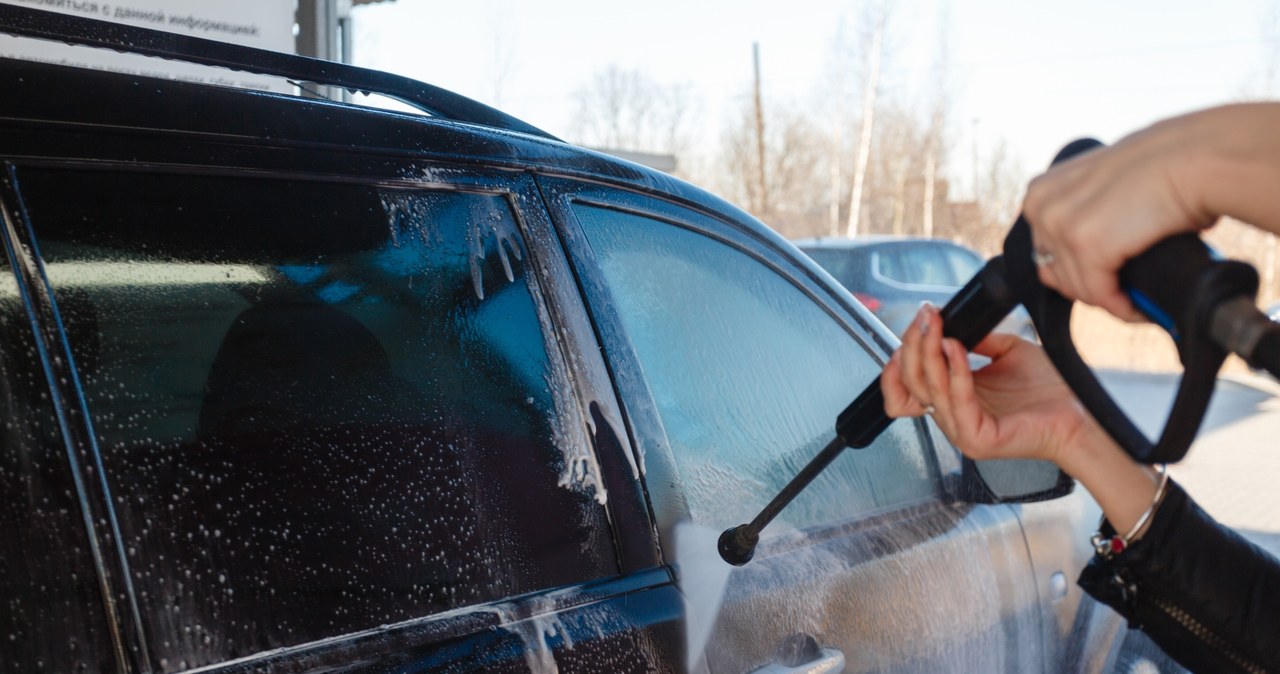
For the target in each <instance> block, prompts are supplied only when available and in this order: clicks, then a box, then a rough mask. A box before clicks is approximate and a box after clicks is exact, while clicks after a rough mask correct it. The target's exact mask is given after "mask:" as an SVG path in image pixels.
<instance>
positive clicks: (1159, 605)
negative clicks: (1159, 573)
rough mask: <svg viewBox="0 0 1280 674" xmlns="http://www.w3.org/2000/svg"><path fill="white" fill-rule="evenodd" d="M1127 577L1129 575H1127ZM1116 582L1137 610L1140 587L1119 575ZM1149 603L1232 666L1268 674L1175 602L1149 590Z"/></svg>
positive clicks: (1145, 596)
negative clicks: (1228, 661)
mask: <svg viewBox="0 0 1280 674" xmlns="http://www.w3.org/2000/svg"><path fill="white" fill-rule="evenodd" d="M1126 575H1127V574H1126ZM1115 580H1116V581H1117V582H1118V583H1119V584H1120V585H1121V591H1122V592H1124V593H1125V594H1127V595H1129V601H1130V602H1131V604H1130V605H1131V606H1134V607H1135V608H1136V606H1137V604H1138V585H1137V583H1133V582H1126V581H1125V580H1123V579H1121V578H1120V576H1119V574H1117V576H1116V578H1115ZM1143 596H1144V598H1145V599H1146V600H1147V603H1148V604H1150V605H1151V606H1154V607H1155V608H1156V609H1158V610H1159V611H1160V612H1161V613H1163V614H1164V616H1165V617H1166V618H1168V619H1170V620H1172V621H1173V622H1175V623H1177V624H1178V625H1179V626H1180V627H1182V629H1183V630H1185V631H1186V632H1187V633H1188V634H1190V635H1191V636H1193V637H1195V638H1196V639H1198V640H1199V641H1200V643H1202V644H1204V645H1205V646H1207V647H1209V649H1210V650H1211V651H1212V652H1214V653H1217V654H1218V655H1220V656H1222V657H1224V658H1226V659H1227V660H1230V661H1231V662H1232V664H1234V665H1236V666H1237V667H1239V668H1241V669H1242V670H1244V671H1246V672H1249V674H1267V670H1266V669H1264V668H1263V667H1261V666H1259V665H1258V664H1257V663H1256V662H1254V661H1253V660H1251V659H1250V658H1249V657H1248V656H1246V655H1244V654H1243V653H1241V652H1240V651H1238V650H1236V649H1235V648H1233V647H1232V646H1231V645H1230V644H1228V643H1227V642H1226V640H1225V639H1223V638H1222V637H1220V636H1218V634H1217V633H1216V632H1214V631H1213V630H1211V629H1209V628H1208V627H1206V626H1205V625H1204V623H1202V622H1200V621H1199V620H1196V619H1195V618H1194V617H1192V616H1191V614H1189V613H1187V612H1186V611H1184V610H1182V609H1181V608H1178V606H1177V605H1175V604H1174V603H1173V602H1171V601H1168V600H1166V599H1165V598H1163V597H1161V596H1160V595H1158V594H1156V593H1153V592H1151V591H1150V590H1149V589H1148V590H1147V591H1145V592H1143Z"/></svg>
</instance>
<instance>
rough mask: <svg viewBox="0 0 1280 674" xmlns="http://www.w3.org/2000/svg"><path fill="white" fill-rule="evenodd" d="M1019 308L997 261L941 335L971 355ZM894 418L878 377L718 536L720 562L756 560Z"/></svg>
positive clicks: (955, 301) (952, 308)
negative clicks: (803, 501)
mask: <svg viewBox="0 0 1280 674" xmlns="http://www.w3.org/2000/svg"><path fill="white" fill-rule="evenodd" d="M1017 305H1018V300H1017V297H1016V296H1015V295H1014V293H1013V292H1012V290H1011V289H1010V287H1009V284H1008V282H1006V281H1005V267H1004V258H1003V257H1001V256H996V257H994V258H992V259H991V260H990V261H988V262H987V264H986V266H984V267H983V268H982V270H981V271H979V272H978V273H977V274H976V275H974V277H973V278H972V279H970V280H969V282H968V283H967V284H965V286H964V287H963V288H961V289H960V291H959V292H957V293H956V294H955V296H953V297H952V298H951V300H950V301H949V302H947V304H946V306H944V307H943V308H942V311H941V316H942V334H943V335H944V336H946V337H950V338H953V339H956V340H959V341H960V343H961V344H964V346H965V348H966V349H972V348H973V347H974V346H976V345H977V344H978V342H980V341H982V339H983V338H984V337H986V336H987V335H988V334H990V332H991V331H992V330H993V329H995V327H996V326H997V325H999V323H1000V321H1002V320H1004V317H1005V316H1008V315H1009V312H1011V311H1013V309H1014V307H1016V306H1017ZM892 421H893V418H892V417H890V416H889V415H888V414H885V411H884V394H883V393H882V392H881V391H880V377H878V376H877V377H876V378H875V380H874V381H872V382H871V384H870V385H868V386H867V387H866V388H865V389H863V390H862V393H860V394H858V397H857V398H856V399H854V401H853V402H852V403H850V405H849V406H848V407H846V408H845V409H844V411H843V412H841V413H840V416H839V417H837V418H836V437H835V438H834V439H832V440H831V442H829V443H828V444H827V446H826V447H824V448H823V449H822V451H821V452H818V455H817V456H815V457H813V459H812V460H810V461H809V463H808V464H806V465H805V467H804V468H802V469H801V470H800V472H799V473H798V474H796V476H795V477H793V478H791V481H790V482H788V483H787V485H786V486H785V487H783V488H782V490H781V491H780V492H778V495H777V496H774V497H773V500H771V501H769V503H768V505H766V506H765V507H764V509H762V510H761V511H760V514H758V515H756V516H755V519H753V520H751V521H750V522H748V523H746V524H742V525H739V526H736V527H733V528H732V529H727V530H725V532H724V533H722V534H720V540H719V542H718V544H717V547H718V549H719V550H720V556H721V557H722V558H724V561H726V562H729V563H730V564H733V565H734V566H742V565H743V564H746V563H747V562H749V561H751V558H752V557H753V556H754V555H755V551H756V544H757V543H759V542H760V531H761V530H762V529H764V528H765V526H767V525H768V524H769V523H770V522H772V521H773V518H775V517H777V516H778V513H780V512H782V509H783V508H785V507H786V506H787V504H788V503H791V501H792V500H794V499H795V497H796V495H798V494H799V493H800V492H801V491H803V490H804V488H805V487H807V486H809V483H810V482H812V481H813V479H814V478H815V477H817V476H818V474H819V473H821V472H822V471H823V470H824V469H826V467H827V466H828V465H830V463H831V462H832V461H834V460H835V459H836V457H837V456H840V454H841V452H843V451H844V450H845V449H846V448H848V447H853V448H854V449H863V448H865V447H867V446H869V445H870V444H871V443H872V442H874V441H875V439H876V438H877V437H879V436H880V434H881V433H882V432H884V429H886V428H888V427H889V424H890V422H892Z"/></svg>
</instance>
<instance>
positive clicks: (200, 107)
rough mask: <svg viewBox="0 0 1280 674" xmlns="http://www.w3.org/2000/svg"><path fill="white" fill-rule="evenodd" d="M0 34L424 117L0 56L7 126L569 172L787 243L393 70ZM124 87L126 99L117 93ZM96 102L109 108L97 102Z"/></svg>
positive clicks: (717, 203) (69, 28) (738, 216)
mask: <svg viewBox="0 0 1280 674" xmlns="http://www.w3.org/2000/svg"><path fill="white" fill-rule="evenodd" d="M0 33H8V34H15V35H21V36H25V37H35V38H37V39H48V40H56V41H61V42H71V43H75V44H83V45H88V46H94V47H104V48H109V49H112V50H115V51H128V52H137V53H142V54H146V55H151V56H159V57H162V58H167V59H175V60H183V61H190V62H194V63H202V64H205V65H221V66H225V67H229V68H232V69H235V70H242V71H246V72H257V73H264V74H268V75H275V76H280V77H285V78H286V79H290V80H300V81H306V82H318V83H321V84H330V85H335V86H339V87H345V88H348V89H352V90H354V91H362V92H369V91H372V92H374V93H381V91H382V90H381V88H380V87H381V86H383V85H385V84H386V83H387V82H388V81H390V82H392V85H393V87H392V88H393V89H394V90H395V92H400V93H404V92H409V93H411V94H415V95H418V94H421V95H423V96H425V99H424V100H422V101H418V102H417V103H414V104H415V105H416V107H419V108H421V109H423V110H424V111H426V112H428V113H430V114H432V115H433V116H430V117H424V116H421V115H416V114H411V113H404V112H397V111H390V110H384V109H378V108H370V107H365V106H360V105H356V104H350V103H342V102H337V101H331V100H327V99H318V98H303V97H300V96H293V95H289V94H282V93H274V92H264V91H253V90H247V89H235V88H228V87H221V86H215V85H209V84H201V83H192V82H183V81H178V80H168V79H163V78H152V77H146V76H141V75H132V74H120V73H111V72H105V71H98V70H92V69H88V68H78V67H73V66H66V65H60V64H46V63H38V62H34V61H24V60H18V59H9V58H0V90H3V91H4V92H5V94H6V95H5V96H4V97H0V118H3V119H5V120H6V124H13V123H19V124H25V123H34V124H55V125H58V126H60V127H64V128H65V127H66V126H67V125H84V126H85V127H86V128H88V127H92V128H97V129H102V128H104V127H105V128H112V127H114V128H123V129H141V130H157V131H161V132H172V133H176V134H181V135H183V136H187V135H192V134H194V135H198V136H200V137H203V138H206V139H213V140H216V139H218V138H219V137H221V138H224V139H226V140H229V141H232V142H237V141H238V142H245V141H246V140H249V141H252V142H254V143H255V144H257V145H263V146H272V145H279V146H292V147H297V146H298V145H300V144H304V145H306V146H309V147H315V146H316V145H317V142H318V141H319V142H320V143H321V144H323V145H326V146H330V147H333V148H335V149H337V148H346V149H350V148H356V149H358V150H359V151H360V152H362V153H375V154H376V153H387V154H394V155H400V156H406V155H407V156H412V157H423V158H428V159H433V160H440V161H446V162H456V163H461V164H471V165H477V166H489V167H497V168H510V169H517V170H526V171H531V172H536V173H540V174H546V175H558V176H566V177H573V178H579V179H585V180H590V181H593V182H604V183H610V184H613V185H616V186H619V187H624V188H627V189H631V190H635V191H639V192H645V193H650V194H653V195H655V196H660V197H662V198H665V199H668V200H673V201H677V202H682V203H684V204H685V205H691V206H694V207H697V208H699V209H702V210H706V211H711V212H713V213H716V214H718V215H720V216H721V217H727V218H730V219H732V220H734V221H736V222H738V223H739V224H741V225H745V226H747V227H748V228H750V229H752V230H753V233H754V234H755V235H756V236H757V237H760V238H763V239H766V240H768V241H770V242H771V243H773V244H774V245H777V246H783V247H785V246H786V245H787V242H786V240H785V239H784V238H783V237H782V236H781V235H779V234H777V233H776V232H775V231H774V230H772V229H770V228H769V227H767V226H765V225H764V224H763V223H760V222H759V221H758V220H756V219H755V218H754V217H753V216H751V215H749V214H748V213H746V212H745V211H742V210H741V209H739V208H737V207H736V206H733V205H732V204H730V203H728V202H726V201H724V200H722V199H720V198H718V197H716V196H714V195H712V194H710V193H709V192H707V191H705V190H703V189H701V188H698V187H695V186H693V185H691V184H689V183H687V182H685V181H683V180H680V179H678V178H675V177H674V176H671V175H669V174H666V173H662V172H660V171H657V170H654V169H651V168H648V167H645V166H642V165H639V164H636V163H633V162H630V161H627V160H625V159H620V158H618V157H615V156H612V155H608V154H604V153H601V152H597V151H592V150H588V149H585V148H582V147H579V146H576V145H573V144H571V143H567V142H564V141H561V140H559V139H557V138H555V137H554V136H552V135H550V134H547V133H546V132H543V131H541V130H540V129H537V128H536V127H534V126H533V125H530V124H528V123H526V122H523V121H522V120H519V119H516V118H514V117H511V116H509V115H506V114H505V113H502V112H500V111H497V110H494V109H493V108H490V107H488V106H485V105H483V104H480V103H477V102H475V101H472V100H470V99H467V98H466V97H464V96H461V95H459V94H455V93H453V92H449V91H447V90H444V89H441V88H439V87H433V86H431V85H428V84H425V83H421V82H417V81H415V80H412V79H409V78H405V77H401V76H398V75H390V74H388V73H382V72H379V71H374V70H369V69H365V68H358V67H355V66H350V65H346V64H340V63H329V62H325V61H319V60H316V59H310V58H305V57H300V56H294V55H290V54H279V53H276V52H270V51H268V50H262V49H254V48H250V47H244V46H241V45H235V44H229V43H222V42H217V41H214V40H206V39H201V38H195V37H187V36H181V35H176V34H173V33H166V32H162V31H156V30H151V29H147V28H139V27H134V26H126V25H122V24H116V23H111V22H105V21H98V20H94V19H86V18H82V17H76V16H70V15H65V14H59V13H55V12H48V11H43V10H37V9H31V8H27V7H20V6H16V5H4V4H0ZM294 69H301V72H298V73H294ZM121 91H128V92H129V96H127V97H122V96H120V92H121ZM388 95H390V96H392V97H395V98H400V99H402V100H403V99H404V98H405V96H402V95H397V94H396V93H391V94H388ZM104 101H114V103H112V104H109V105H104V104H103V102H104ZM196 101H199V103H196ZM282 102H288V105H283V106H282V105H281V103H282ZM442 110H443V112H441V111H442ZM422 177H423V176H406V178H409V179H418V180H420V179H422Z"/></svg>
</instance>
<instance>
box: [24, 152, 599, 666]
mask: <svg viewBox="0 0 1280 674" xmlns="http://www.w3.org/2000/svg"><path fill="white" fill-rule="evenodd" d="M19 175H20V179H21V186H22V193H23V199H24V202H25V204H26V207H27V211H28V213H29V217H30V221H31V224H32V227H33V230H34V232H35V235H36V238H37V240H38V243H39V246H40V249H41V250H40V252H41V255H42V258H43V260H44V264H45V270H46V273H47V276H48V278H49V282H50V284H51V286H52V287H53V292H54V297H55V300H56V302H57V303H58V306H59V309H60V312H61V315H62V320H63V323H64V325H65V330H66V333H67V339H68V341H69V343H70V346H71V349H72V354H73V356H74V358H75V361H76V364H77V368H78V372H79V373H80V377H81V384H82V386H83V391H84V395H85V398H86V400H87V406H88V409H89V412H90V417H91V419H92V423H93V426H94V432H95V435H96V440H97V442H98V444H99V448H100V452H101V455H102V460H103V463H104V465H105V468H106V472H107V477H108V481H109V485H110V488H111V491H112V498H113V502H114V505H115V507H116V510H117V513H118V516H119V520H120V529H121V534H122V541H121V542H122V544H123V546H124V547H125V549H126V551H127V557H128V560H129V562H130V564H131V565H132V569H133V574H134V576H135V580H134V585H135V588H136V592H137V598H138V601H139V603H140V606H141V613H142V621H143V626H144V628H145V629H146V632H147V633H148V634H149V635H151V637H150V638H151V642H152V648H153V651H154V658H155V660H156V662H157V663H159V666H160V668H161V669H162V670H164V671H176V670H181V669H187V668H191V667H198V666H202V665H205V664H208V663H212V662H217V661H223V660H227V659H230V658H236V657H242V656H246V655H249V654H253V653H258V652H262V651H266V650H269V649H274V648H280V647H285V646H291V645H296V644H300V643H305V642H311V641H316V640H319V639H324V638H329V637H333V636H336V635H341V634H347V633H351V632H355V631H360V630H367V629H372V628H376V627H378V626H379V625H387V624H391V623H395V622H399V621H404V620H407V619H411V618H416V617H421V616H427V615H431V614H434V613H438V612H441V611H446V610H449V609H454V608H458V607H464V606H469V605H474V604H478V603H482V602H486V601H491V600H494V599H498V598H502V597H507V596H510V595H515V594H519V593H524V592H529V591H533V590H538V589H545V588H550V587H557V586H563V585H566V584H573V583H578V582H582V581H584V580H588V579H594V578H599V577H603V576H610V575H615V574H616V573H617V570H618V563H617V559H616V556H615V554H614V552H613V545H612V539H611V537H610V533H609V529H608V525H607V519H606V515H605V512H604V508H603V505H602V504H603V503H604V501H605V495H604V493H603V492H602V491H601V490H602V489H603V487H602V486H601V485H600V484H599V482H598V471H597V470H596V469H595V462H594V459H593V458H592V457H593V456H594V455H593V454H592V450H591V448H590V447H589V445H588V440H587V438H586V437H585V433H584V432H583V430H582V427H583V425H582V424H581V423H574V422H573V421H572V420H573V417H571V416H569V414H570V410H571V409H572V408H573V405H574V403H573V401H572V400H571V396H572V394H571V393H568V391H571V388H570V387H569V385H568V384H567V377H566V375H565V373H564V372H563V370H562V366H560V365H558V364H557V363H558V362H559V361H557V360H556V358H557V356H555V355H554V353H555V352H554V351H553V350H552V349H554V348H555V347H550V348H549V345H548V341H547V339H546V338H545V337H544V334H545V333H544V323H543V320H544V316H543V314H544V310H543V309H541V308H540V307H541V300H540V299H539V296H538V294H537V292H538V291H537V288H536V284H535V282H534V281H533V279H532V267H531V266H530V265H529V258H528V252H527V249H526V247H525V244H524V241H523V238H522V235H521V233H520V230H519V229H518V227H517V224H516V220H515V217H514V215H513V212H512V210H511V208H510V205H509V202H508V200H507V199H506V198H505V197H503V196H502V195H497V194H484V193H477V192H463V191H446V190H426V189H392V188H381V187H376V186H371V185H362V184H356V183H338V182H308V181H305V180H300V179H290V180H283V179H262V178H247V177H218V176H188V175H180V174H166V175H159V174H150V173H136V172H128V173H113V172H106V171H87V170H86V171H73V170H58V169H36V168H26V169H20V172H19ZM68 193H71V194H75V195H76V198H75V199H70V200H68V199H65V198H60V197H59V195H65V194H68ZM126 205H127V207H126Z"/></svg>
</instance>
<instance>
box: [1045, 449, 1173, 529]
mask: <svg viewBox="0 0 1280 674" xmlns="http://www.w3.org/2000/svg"><path fill="white" fill-rule="evenodd" d="M1082 435H1083V436H1084V437H1082V438H1081V440H1080V441H1079V444H1078V446H1076V447H1073V448H1071V450H1070V451H1069V452H1064V454H1063V459H1062V460H1061V461H1060V466H1061V468H1062V469H1063V470H1064V471H1066V473H1067V474H1068V475H1070V476H1072V477H1074V478H1075V479H1077V480H1079V481H1080V484H1081V485H1083V486H1084V488H1085V489H1087V490H1089V493H1090V494H1092V495H1093V498H1094V499H1095V500H1096V501H1097V502H1098V505H1099V506H1101V507H1102V513H1103V514H1104V515H1105V516H1106V518H1107V521H1109V522H1111V525H1112V526H1113V527H1115V529H1116V531H1118V532H1122V533H1123V532H1128V531H1130V530H1132V529H1133V527H1134V525H1135V524H1137V523H1138V520H1139V519H1140V518H1141V517H1142V515H1143V514H1144V513H1146V512H1147V510H1148V509H1149V508H1150V507H1151V504H1152V501H1153V500H1154V499H1155V494H1156V488H1157V486H1158V484H1159V477H1158V475H1157V474H1156V472H1155V470H1153V469H1152V468H1151V467H1150V466H1144V465H1142V464H1140V463H1138V462H1136V461H1134V460H1133V459H1132V458H1130V457H1129V455H1128V454H1125V453H1124V450H1122V449H1120V447H1119V445H1117V444H1115V442H1114V441H1113V440H1112V439H1111V438H1110V437H1109V436H1107V435H1106V433H1104V432H1102V430H1101V429H1100V428H1097V427H1096V426H1095V427H1093V428H1092V429H1091V430H1090V431H1089V432H1087V433H1084V434H1082Z"/></svg>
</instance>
